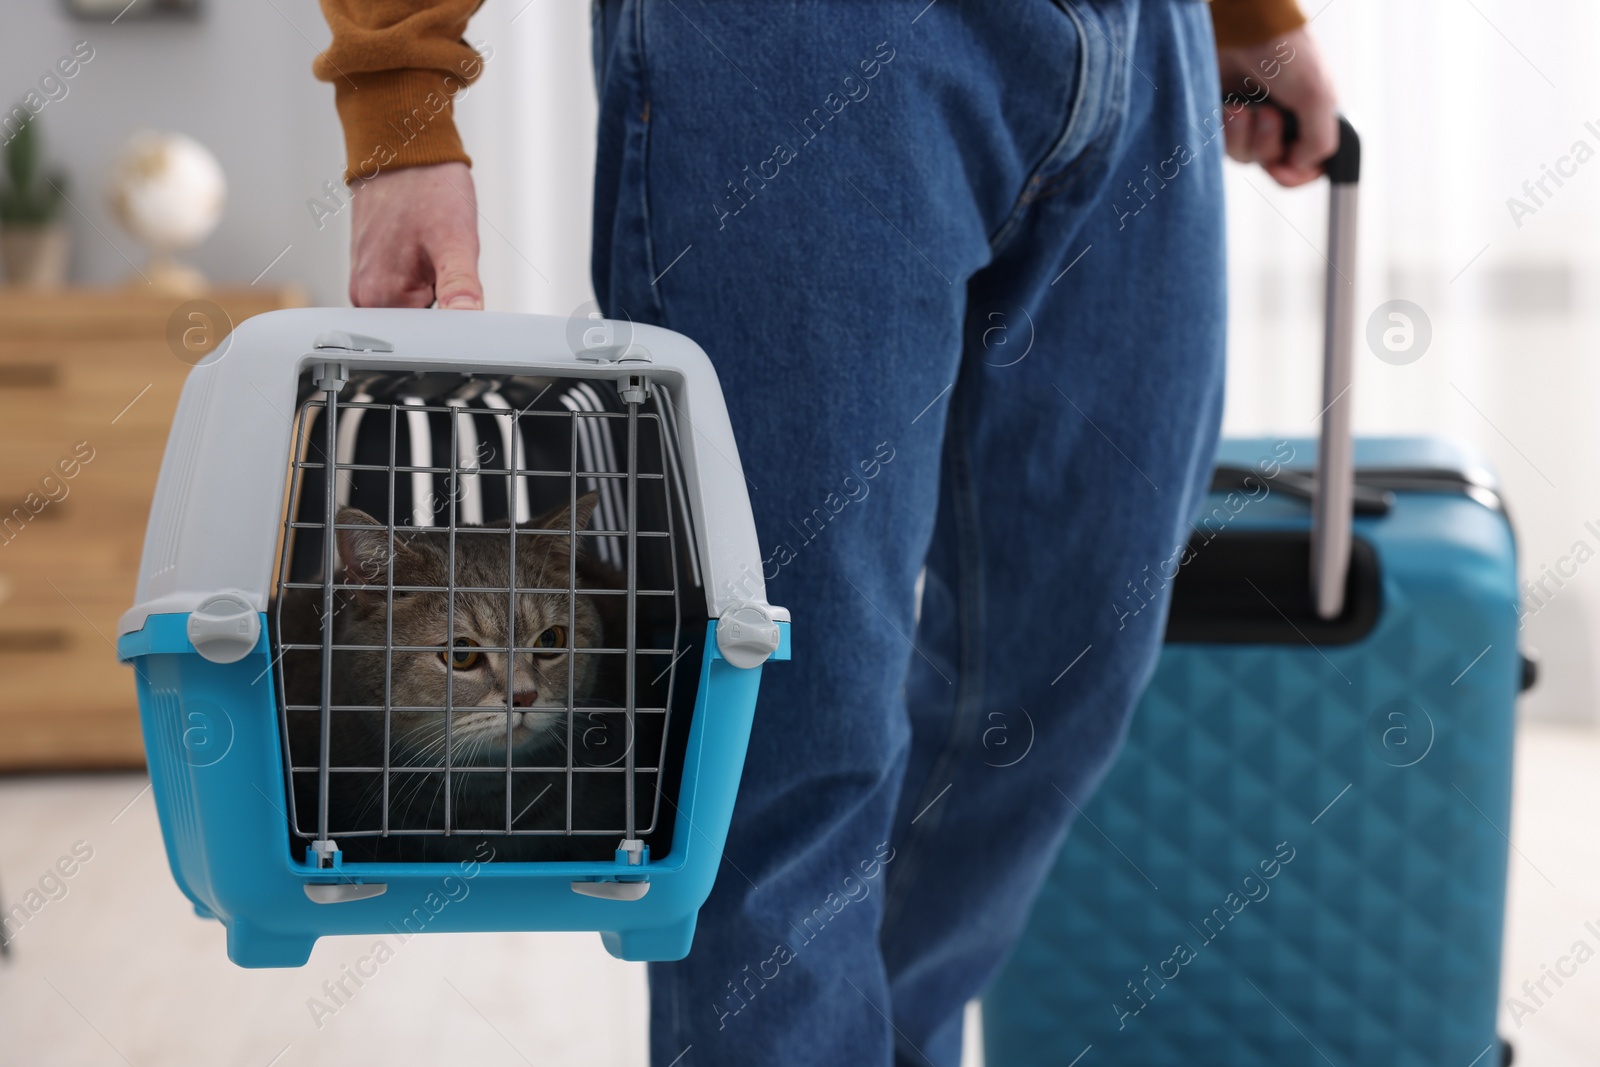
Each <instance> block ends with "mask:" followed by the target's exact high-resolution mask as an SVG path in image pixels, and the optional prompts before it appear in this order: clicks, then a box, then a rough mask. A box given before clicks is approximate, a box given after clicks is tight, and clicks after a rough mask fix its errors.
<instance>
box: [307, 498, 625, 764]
mask: <svg viewBox="0 0 1600 1067" xmlns="http://www.w3.org/2000/svg"><path fill="white" fill-rule="evenodd" d="M595 500H596V497H595V494H593V493H591V494H589V495H587V496H585V497H582V498H580V499H579V500H578V505H577V511H576V525H575V526H570V525H569V523H570V520H569V517H568V509H567V508H562V509H560V510H559V511H557V512H555V513H553V514H550V515H547V516H545V517H543V518H541V519H538V520H536V521H535V522H533V523H529V524H526V525H524V526H519V528H518V535H517V543H516V575H517V580H516V583H515V584H516V585H517V586H518V587H519V588H543V589H563V590H564V589H567V588H570V583H571V570H570V562H571V554H570V550H571V545H570V541H569V539H568V538H567V537H565V536H560V535H554V534H548V533H534V532H524V531H532V530H567V529H569V528H575V529H578V530H582V529H585V528H586V527H587V526H588V524H589V520H590V518H591V516H592V515H593V513H594V506H595ZM338 522H339V524H341V525H345V524H352V525H355V524H359V525H360V526H362V527H367V526H370V527H371V531H370V532H369V531H368V530H366V529H353V530H339V531H338V535H337V540H338V545H339V557H340V562H341V569H342V578H343V580H344V581H346V582H351V583H361V584H364V585H369V586H372V587H373V591H371V592H367V591H360V592H355V593H353V594H352V595H351V597H350V599H349V601H348V604H347V608H346V610H344V611H341V613H340V618H339V619H338V620H337V621H336V625H335V640H336V642H337V643H338V644H341V645H348V644H358V645H376V646H379V647H380V648H381V647H383V646H385V644H387V645H388V646H389V647H390V648H392V649H404V648H405V646H415V647H416V648H420V649H422V650H420V651H417V650H411V651H392V652H391V653H390V666H389V706H390V707H392V708H396V709H403V708H405V709H434V708H437V709H440V710H437V711H434V710H396V711H394V712H393V713H392V716H391V726H390V729H391V735H392V741H393V747H394V748H395V750H396V751H397V754H398V755H399V756H400V757H401V758H402V761H404V762H413V763H421V762H428V763H433V762H439V763H442V762H443V755H442V752H443V747H444V732H445V731H444V711H443V710H442V709H444V708H445V706H446V703H447V697H448V703H449V705H450V706H451V707H453V708H454V709H455V712H454V715H453V717H452V720H451V735H452V744H453V746H454V752H455V753H456V758H457V760H458V761H460V762H462V763H466V762H482V760H483V759H484V758H487V759H490V760H495V761H498V760H500V759H503V758H504V753H505V746H506V741H507V732H508V720H509V736H510V743H511V747H512V749H513V751H514V752H518V753H525V752H529V751H531V750H533V749H536V748H538V747H539V746H540V744H541V742H545V741H548V740H549V739H550V735H551V734H553V733H554V732H555V731H557V730H562V731H564V730H565V726H566V721H567V716H566V709H567V707H568V705H569V699H570V700H571V701H572V702H574V703H577V704H580V705H581V703H582V701H583V698H585V697H586V696H588V695H589V694H591V693H592V692H593V690H594V680H595V672H596V669H597V668H598V666H599V665H598V663H597V662H596V660H597V659H599V655H597V654H587V655H586V654H583V653H578V652H572V651H569V650H570V649H582V648H595V647H602V646H601V625H600V615H599V612H598V610H597V609H596V607H595V605H594V602H593V597H587V596H581V595H580V596H578V597H576V598H574V597H572V596H571V595H569V594H568V593H566V592H549V593H527V592H524V593H518V594H517V596H516V600H515V603H516V627H515V645H516V647H517V649H518V651H517V652H516V653H515V654H514V655H511V654H508V653H507V652H505V651H503V650H504V649H505V648H507V647H510V646H511V645H512V643H513V638H512V627H511V625H510V620H511V603H512V600H511V595H510V593H509V592H507V589H508V587H509V586H510V585H511V582H510V580H509V579H510V576H511V564H512V561H511V536H510V533H509V530H508V529H507V527H506V526H505V524H503V523H502V524H500V525H498V526H494V527H461V528H458V529H457V531H456V535H455V567H454V571H455V585H456V593H455V597H454V619H453V620H452V618H451V597H450V595H449V594H448V593H446V592H443V591H439V592H400V591H396V592H395V594H394V608H393V615H392V619H388V618H386V615H387V614H388V612H387V607H386V602H385V596H384V591H383V590H384V585H385V583H386V581H387V564H388V554H389V535H388V533H387V531H386V530H385V529H384V528H383V527H382V526H380V525H379V524H378V523H377V522H376V521H375V520H374V519H372V518H371V517H370V516H368V515H367V514H366V513H365V512H362V511H359V510H357V509H355V508H341V509H340V511H339V514H338ZM449 544H450V541H449V535H448V534H443V533H411V532H409V531H406V530H404V529H400V530H397V531H396V533H395V539H394V584H395V585H396V586H406V585H436V586H443V585H446V584H448V582H447V580H448V575H449V566H448V561H449V557H450V550H449ZM473 587H485V588H487V589H490V590H493V589H498V590H499V591H498V592H492V591H472V590H473ZM452 626H453V633H454V643H453V644H452V643H451V633H452ZM496 648H498V649H499V650H494V649H496ZM383 660H384V656H383V653H382V652H381V651H380V652H343V653H341V654H340V656H339V658H338V659H336V660H335V667H334V669H335V671H336V672H337V675H339V676H342V677H338V683H339V685H338V688H339V689H340V690H341V691H342V695H341V697H340V701H339V702H340V703H348V704H363V705H368V706H373V707H378V708H381V707H383V706H384V662H383ZM569 687H570V694H569ZM474 757H476V758H474Z"/></svg>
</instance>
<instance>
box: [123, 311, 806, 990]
mask: <svg viewBox="0 0 1600 1067" xmlns="http://www.w3.org/2000/svg"><path fill="white" fill-rule="evenodd" d="M118 632H119V640H118V646H117V647H118V653H119V656H120V657H121V659H122V660H124V661H125V662H128V663H130V664H132V666H133V668H134V671H135V674H136V675H137V686H138V693H139V705H140V713H141V719H142V725H143V730H144V741H145V750H146V754H147V756H148V760H149V767H150V777H151V782H152V784H153V787H154V796H155V801H156V808H157V812H158V813H159V816H160V820H161V828H162V834H163V837H164V838H165V841H166V849H167V858H168V861H169V863H170V865H171V867H172V871H173V875H174V877H175V878H176V879H177V882H178V885H179V887H180V888H181V889H182V890H183V892H184V893H185V894H186V895H187V896H188V897H189V899H190V900H191V901H192V902H193V904H194V906H195V910H196V911H197V912H198V913H199V914H200V915H202V916H208V917H215V918H217V919H220V920H221V921H222V922H223V923H224V925H226V927H227V930H228V955H229V957H230V958H231V959H232V960H233V961H234V962H235V963H237V964H240V965H243V966H247V967H271V966H299V965H301V964H303V963H305V962H306V960H307V958H308V956H309V954H310V951H311V947H312V945H313V943H314V942H315V941H316V939H317V938H318V937H320V936H322V935H324V934H382V935H394V936H398V937H402V938H404V937H407V936H409V935H410V934H413V933H419V932H433V931H440V932H444V931H488V930H597V931H600V932H601V936H602V939H603V941H604V943H605V946H606V948H607V949H608V950H610V951H611V952H612V953H613V954H614V955H616V956H619V957H621V958H623V959H633V960H666V959H679V958H681V957H683V956H684V955H685V954H687V952H688V950H689V945H690V942H691V940H692V938H693V934H694V926H695V918H696V915H697V912H698V909H699V907H700V905H701V904H702V903H703V902H704V901H705V899H706V897H707V895H708V894H709V892H710V889H711V884H712V880H713V878H714V877H715V875H716V872H717V868H718V866H719V864H720V861H721V853H722V846H723V842H724V839H725V836H726V833H727V827H728V821H729V818H730V815H731V812H732V808H733V802H734V794H735V792H736V790H737V786H738V782H739V776H740V772H741V769H742V766H743V761H744V753H745V747H746V743H747V741H748V738H749V733H750V725H751V717H752V714H753V711H754V707H755V701H756V689H757V683H758V681H759V678H760V674H761V665H762V664H763V663H764V662H766V661H767V660H768V659H786V658H788V646H789V640H788V613H787V612H786V611H785V610H784V609H782V608H777V607H773V606H772V605H770V604H768V603H766V599H765V584H764V582H763V580H762V569H761V556H760V553H759V549H758V545H757V541H756V533H755V525H754V521H753V520H752V518H751V513H750V504H749V499H748V497H747V496H746V492H745V484H744V476H743V472H742V470H741V467H740V463H739V456H738V449H737V447H736V446H735V444H734V440H733V433H732V429H731V427H730V425H729V422H728V416H727V411H726V409H725V408H724V406H723V401H722V396H721V392H720V390H719V388H718V385H717V379H716V374H715V372H714V371H713V370H712V368H711V365H710V363H709V362H708V361H707V359H706V356H705V354H704V353H703V352H701V350H700V349H699V348H698V347H696V346H695V345H694V344H693V343H692V342H690V341H688V340H687V339H685V338H683V337H681V336H678V335H676V334H673V333H671V332H668V331H666V330H661V329H656V328H652V327H645V326H633V325H631V324H628V323H611V322H605V321H603V320H600V319H598V317H596V318H592V319H588V320H584V319H577V320H572V321H569V320H565V319H556V318H547V317H542V316H528V315H509V314H494V313H485V312H471V313H466V312H444V311H418V310H376V309H360V310H351V309H309V310H293V311H283V312H275V313H272V314H268V315H262V316H260V317H258V318H253V319H250V320H248V321H247V322H245V323H244V324H242V325H241V326H240V327H239V329H238V330H236V331H235V332H234V334H233V335H232V337H231V339H230V340H229V341H228V343H227V347H226V349H225V350H224V351H223V353H222V354H221V355H220V356H217V357H213V358H212V359H211V360H208V361H207V362H205V363H202V364H201V365H200V366H198V367H196V368H195V369H194V371H193V372H191V374H190V377H189V380H188V382H187V384H186V385H185V387H184V390H183V396H182V400H181V401H180V403H179V406H178V411H177V415H176V418H175V420H174V423H173V429H172V435H171V437H170V439H169V440H168V443H167V450H166V455H165V457H164V460H163V463H162V470H161V478H160V482H159V483H158V486H157V489H156V495H155V501H154V503H153V506H152V508H151V513H150V523H149V528H148V530H147V533H146V538H145V546H144V557H143V560H142V562H141V565H140V571H139V583H138V592H137V596H136V600H135V604H134V607H133V608H132V609H131V610H130V611H128V612H127V614H125V615H124V616H123V617H122V620H121V622H120V624H119V627H118ZM696 667H698V669H695V668H696Z"/></svg>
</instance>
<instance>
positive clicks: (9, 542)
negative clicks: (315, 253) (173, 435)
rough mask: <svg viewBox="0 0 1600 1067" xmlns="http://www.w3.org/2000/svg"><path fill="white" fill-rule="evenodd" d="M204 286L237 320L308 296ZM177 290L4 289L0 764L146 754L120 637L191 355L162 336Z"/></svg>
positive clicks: (115, 763) (122, 761)
mask: <svg viewBox="0 0 1600 1067" xmlns="http://www.w3.org/2000/svg"><path fill="white" fill-rule="evenodd" d="M210 299H211V300H213V301H215V302H216V303H217V304H219V305H221V306H222V307H223V308H224V309H225V310H226V318H227V319H228V320H230V321H232V322H233V323H239V322H242V321H243V320H244V319H246V318H248V317H249V316H251V315H255V314H259V313H261V312H264V311H270V310H274V309H277V308H281V307H295V306H298V305H300V304H302V303H303V302H304V301H303V299H302V298H301V297H300V295H299V294H298V293H296V292H294V291H292V290H291V291H273V290H255V289H243V290H235V291H222V292H218V293H214V294H212V295H211V297H210ZM182 303H183V301H181V300H178V299H174V298H171V297H162V296H153V295H150V294H148V293H145V292H141V291H132V290H106V291H102V292H87V291H77V292H66V293H55V294H21V293H17V292H14V291H13V292H7V291H3V290H0V455H3V456H4V457H5V461H4V464H3V468H0V680H3V681H0V738H4V744H3V745H0V770H23V769H28V770H45V769H71V768H89V767H134V766H138V765H140V764H141V763H142V761H143V754H144V753H143V746H142V744H141V742H140V737H139V712H138V701H137V699H136V697H135V693H134V675H133V671H132V669H131V668H129V667H126V666H123V665H122V664H120V663H118V662H117V659H116V649H115V646H114V644H113V642H114V641H115V639H116V636H117V620H118V618H119V617H120V616H121V614H122V613H123V612H124V611H126V610H127V608H128V607H129V605H131V604H132V603H133V597H134V586H135V584H136V582H137V577H138V570H139V556H140V553H141V549H142V546H143V542H144V533H145V524H146V521H147V519H148V517H149V514H150V499H151V497H152V495H153V494H154V492H155V484H156V477H157V475H158V474H159V473H160V469H161V457H162V454H163V453H164V452H165V450H166V443H167V431H168V428H169V426H170V424H171V420H172V414H173V412H174V410H176V408H177V404H178V395H179V393H180V392H181V390H182V388H183V382H184V380H185V378H186V377H187V376H188V373H189V370H190V364H189V362H188V361H186V360H185V359H181V358H179V357H178V355H175V354H174V353H173V351H172V349H171V347H170V345H169V344H168V341H167V330H168V323H169V320H170V319H172V317H173V315H174V313H175V311H176V309H177V308H178V307H179V305H180V304H182ZM188 355H189V359H191V360H192V359H193V358H194V354H192V353H190V354H188ZM63 465H64V466H63ZM69 471H70V472H72V473H71V475H70V476H69V475H68V472H69Z"/></svg>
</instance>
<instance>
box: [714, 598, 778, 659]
mask: <svg viewBox="0 0 1600 1067" xmlns="http://www.w3.org/2000/svg"><path fill="white" fill-rule="evenodd" d="M778 641H779V632H778V624H777V623H775V622H773V621H772V615H771V613H770V612H768V610H767V608H766V606H765V605H763V604H751V603H744V604H735V605H734V606H733V607H731V608H729V609H728V610H727V611H724V612H723V613H722V617H721V618H719V619H718V620H717V650H718V651H719V652H721V653H722V658H723V659H725V660H727V661H728V662H729V663H731V664H733V665H734V666H735V667H745V668H749V667H759V666H761V665H762V664H763V663H765V662H767V659H768V658H769V657H770V656H771V655H772V654H773V653H774V652H776V651H778Z"/></svg>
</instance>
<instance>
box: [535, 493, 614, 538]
mask: <svg viewBox="0 0 1600 1067" xmlns="http://www.w3.org/2000/svg"><path fill="white" fill-rule="evenodd" d="M599 503H600V494H599V493H598V492H595V493H585V494H583V495H582V496H580V497H579V498H578V509H577V511H576V512H575V513H574V512H573V511H572V509H571V508H565V507H564V508H561V509H560V510H558V511H552V512H551V513H550V514H549V515H546V516H545V517H544V518H542V519H540V520H539V522H538V524H537V528H538V529H541V530H587V529H588V528H589V523H590V522H592V521H593V520H594V509H595V507H596V505H598V504H599ZM569 514H576V515H577V522H576V523H574V522H573V521H572V520H571V519H570V518H569V517H568V516H569Z"/></svg>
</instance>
